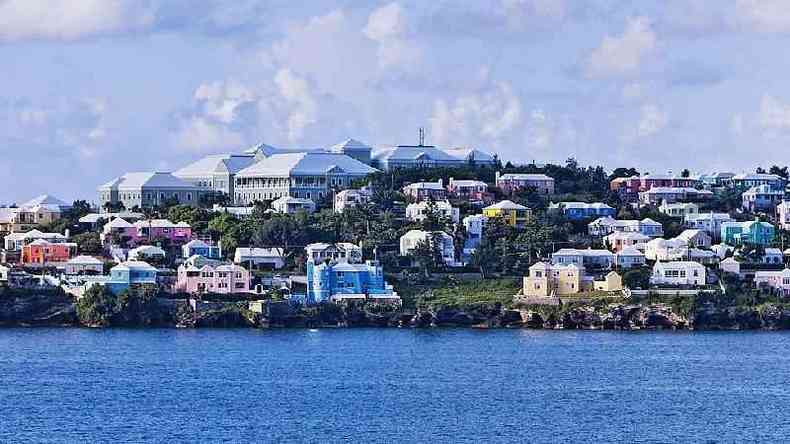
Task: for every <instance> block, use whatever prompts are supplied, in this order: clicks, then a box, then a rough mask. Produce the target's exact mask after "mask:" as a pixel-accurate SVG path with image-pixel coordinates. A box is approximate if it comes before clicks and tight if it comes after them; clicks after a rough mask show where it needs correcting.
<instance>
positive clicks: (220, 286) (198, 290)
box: [175, 256, 250, 294]
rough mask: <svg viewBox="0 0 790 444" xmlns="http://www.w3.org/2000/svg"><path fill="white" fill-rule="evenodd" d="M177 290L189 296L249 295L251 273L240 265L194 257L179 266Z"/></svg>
mask: <svg viewBox="0 0 790 444" xmlns="http://www.w3.org/2000/svg"><path fill="white" fill-rule="evenodd" d="M175 289H176V291H180V292H184V293H189V294H203V293H218V294H232V293H249V292H250V273H249V272H248V271H247V269H246V268H244V267H242V266H240V265H236V264H227V263H221V262H216V261H213V260H206V258H204V257H202V256H192V257H191V258H189V259H188V260H187V261H186V262H184V263H183V264H181V265H179V267H178V274H177V279H176V285H175Z"/></svg>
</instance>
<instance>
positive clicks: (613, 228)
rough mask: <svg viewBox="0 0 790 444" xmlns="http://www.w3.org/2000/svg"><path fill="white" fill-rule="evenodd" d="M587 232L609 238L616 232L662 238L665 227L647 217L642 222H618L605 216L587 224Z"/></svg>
mask: <svg viewBox="0 0 790 444" xmlns="http://www.w3.org/2000/svg"><path fill="white" fill-rule="evenodd" d="M587 232H588V233H589V234H590V236H608V235H610V234H612V233H615V232H625V233H641V234H644V235H645V236H649V237H661V236H663V235H664V227H663V226H662V225H661V224H660V223H659V222H656V221H654V220H653V219H650V218H647V217H646V218H644V219H642V220H617V219H615V218H613V217H611V216H604V217H599V218H598V219H595V220H594V221H592V222H590V223H589V224H587Z"/></svg>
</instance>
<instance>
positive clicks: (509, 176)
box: [499, 173, 554, 181]
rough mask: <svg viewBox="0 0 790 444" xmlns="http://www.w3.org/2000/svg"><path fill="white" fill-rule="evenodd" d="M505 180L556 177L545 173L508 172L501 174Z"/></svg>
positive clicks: (548, 178) (549, 178) (550, 178)
mask: <svg viewBox="0 0 790 444" xmlns="http://www.w3.org/2000/svg"><path fill="white" fill-rule="evenodd" d="M499 178H500V179H504V180H551V181H553V180H554V179H553V178H552V177H549V176H547V175H545V174H526V173H507V174H502V175H501V176H499Z"/></svg>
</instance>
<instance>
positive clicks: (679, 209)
mask: <svg viewBox="0 0 790 444" xmlns="http://www.w3.org/2000/svg"><path fill="white" fill-rule="evenodd" d="M658 211H660V212H662V213H664V214H666V215H667V216H670V217H678V218H680V219H685V218H686V216H688V215H691V214H698V213H699V205H697V204H695V203H691V202H686V203H683V202H675V203H668V202H667V201H663V202H661V205H660V206H659V207H658Z"/></svg>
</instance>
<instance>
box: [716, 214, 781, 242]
mask: <svg viewBox="0 0 790 444" xmlns="http://www.w3.org/2000/svg"><path fill="white" fill-rule="evenodd" d="M775 231H776V230H775V229H774V226H773V225H771V224H769V223H768V222H760V221H756V220H753V221H748V222H724V223H723V224H721V240H722V242H724V243H726V244H729V245H743V244H750V245H763V246H767V245H769V244H770V243H771V242H772V241H773V240H774V236H775Z"/></svg>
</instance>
